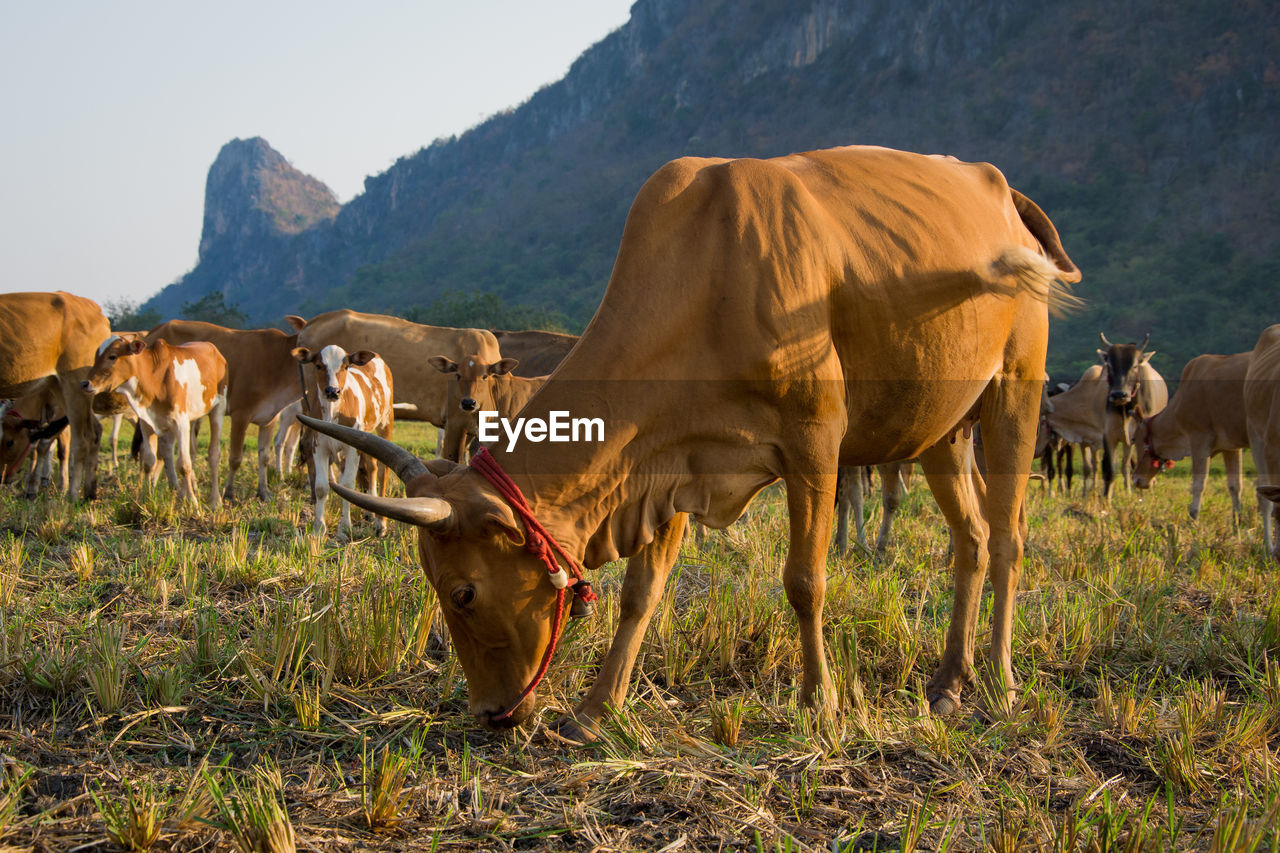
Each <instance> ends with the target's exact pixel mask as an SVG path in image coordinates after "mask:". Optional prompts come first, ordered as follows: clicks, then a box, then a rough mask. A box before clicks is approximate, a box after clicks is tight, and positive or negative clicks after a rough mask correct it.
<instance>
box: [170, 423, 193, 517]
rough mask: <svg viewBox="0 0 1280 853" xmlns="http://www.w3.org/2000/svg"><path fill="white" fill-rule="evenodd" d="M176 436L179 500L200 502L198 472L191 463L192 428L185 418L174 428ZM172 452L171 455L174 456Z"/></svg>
mask: <svg viewBox="0 0 1280 853" xmlns="http://www.w3.org/2000/svg"><path fill="white" fill-rule="evenodd" d="M173 434H174V435H175V436H176V442H175V443H176V450H177V457H178V458H177V469H178V470H177V479H178V484H179V485H178V498H179V500H186V501H190V502H191V503H192V504H198V503H199V501H198V500H197V499H196V491H197V489H196V472H195V466H194V465H192V464H191V430H190V429H189V428H188V426H187V423H186V421H185V420H179V421H178V422H177V426H176V428H175V429H174V430H173ZM172 455H173V454H172V453H170V457H172Z"/></svg>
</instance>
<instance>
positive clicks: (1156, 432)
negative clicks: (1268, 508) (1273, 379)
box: [1133, 351, 1253, 520]
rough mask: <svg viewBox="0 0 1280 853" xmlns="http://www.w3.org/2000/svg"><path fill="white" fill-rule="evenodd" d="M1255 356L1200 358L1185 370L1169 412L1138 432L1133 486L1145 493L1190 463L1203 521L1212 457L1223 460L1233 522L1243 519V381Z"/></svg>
mask: <svg viewBox="0 0 1280 853" xmlns="http://www.w3.org/2000/svg"><path fill="white" fill-rule="evenodd" d="M1252 358H1253V352H1252V351H1249V352H1240V353H1236V354H1235V355H1198V356H1196V357H1195V358H1193V359H1191V360H1190V361H1188V362H1187V366H1186V367H1184V368H1182V378H1181V379H1180V380H1179V381H1178V390H1177V392H1176V393H1175V394H1174V395H1173V397H1172V398H1171V399H1170V400H1169V405H1168V406H1166V407H1165V409H1164V411H1162V412H1158V413H1156V414H1154V415H1152V416H1151V417H1149V418H1147V419H1146V420H1145V421H1144V422H1143V423H1142V425H1141V426H1140V427H1138V437H1137V441H1138V447H1139V453H1138V465H1137V467H1136V468H1135V470H1134V475H1133V485H1134V486H1136V487H1137V488H1139V489H1145V488H1147V487H1148V486H1150V485H1151V481H1152V480H1154V479H1155V476H1156V474H1158V473H1160V469H1161V468H1162V467H1165V466H1166V465H1168V466H1172V465H1173V463H1174V462H1176V461H1177V460H1179V459H1183V458H1185V457H1187V456H1190V457H1191V508H1190V513H1191V517H1192V518H1199V516H1200V495H1201V493H1202V492H1203V491H1204V481H1205V477H1206V476H1208V474H1209V457H1211V456H1213V455H1214V454H1215V453H1221V454H1222V464H1223V466H1225V467H1226V469H1227V491H1228V492H1229V493H1230V495H1231V512H1232V516H1233V517H1234V518H1235V519H1236V520H1239V518H1240V475H1241V470H1242V467H1243V460H1242V458H1241V456H1242V454H1241V452H1240V451H1241V450H1242V449H1244V448H1246V447H1248V446H1249V429H1248V425H1247V424H1246V423H1245V416H1244V377H1245V374H1246V373H1248V372H1249V362H1250V361H1251V360H1252Z"/></svg>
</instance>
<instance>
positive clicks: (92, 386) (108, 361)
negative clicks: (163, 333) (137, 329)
mask: <svg viewBox="0 0 1280 853" xmlns="http://www.w3.org/2000/svg"><path fill="white" fill-rule="evenodd" d="M146 348H147V345H146V344H144V343H143V342H142V341H141V340H140V339H139V338H135V337H122V336H120V335H112V336H111V337H109V338H107V339H106V340H105V341H103V342H102V344H101V345H100V346H99V347H98V354H97V356H95V357H94V359H93V367H92V368H91V369H90V370H89V376H88V378H86V379H85V380H84V382H82V383H80V386H81V387H82V388H83V389H84V390H85V391H87V392H88V393H90V394H100V393H102V392H103V391H115V390H118V389H119V388H121V387H122V386H125V385H127V384H129V381H130V380H132V379H133V378H134V371H133V367H134V365H133V356H135V355H137V354H138V353H140V352H142V351H143V350H144V349H146Z"/></svg>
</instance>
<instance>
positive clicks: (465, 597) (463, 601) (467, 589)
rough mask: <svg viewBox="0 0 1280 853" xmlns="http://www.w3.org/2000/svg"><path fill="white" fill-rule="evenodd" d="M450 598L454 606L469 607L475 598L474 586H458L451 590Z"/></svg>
mask: <svg viewBox="0 0 1280 853" xmlns="http://www.w3.org/2000/svg"><path fill="white" fill-rule="evenodd" d="M450 598H452V599H453V603H454V606H455V607H470V606H471V602H473V601H475V600H476V588H475V587H474V586H472V585H471V584H467V585H466V586H460V587H458V588H457V589H455V590H454V591H453V595H451V596H450Z"/></svg>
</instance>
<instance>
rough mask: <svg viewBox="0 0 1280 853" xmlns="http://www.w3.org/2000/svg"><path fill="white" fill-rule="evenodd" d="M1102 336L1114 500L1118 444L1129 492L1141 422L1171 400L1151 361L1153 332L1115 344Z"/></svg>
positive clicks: (1106, 452)
mask: <svg viewBox="0 0 1280 853" xmlns="http://www.w3.org/2000/svg"><path fill="white" fill-rule="evenodd" d="M1098 336H1099V338H1101V340H1102V345H1103V346H1105V347H1106V349H1105V350H1102V349H1100V350H1098V358H1099V359H1101V361H1102V369H1103V377H1104V378H1105V379H1106V382H1107V430H1106V443H1105V444H1104V446H1103V450H1102V453H1103V457H1102V466H1103V472H1104V480H1105V482H1106V485H1105V488H1104V496H1105V497H1106V498H1107V499H1108V500H1110V498H1111V487H1110V482H1111V479H1110V477H1111V475H1110V474H1108V473H1107V472H1109V471H1114V470H1115V466H1114V463H1113V461H1112V460H1113V454H1114V451H1115V448H1116V446H1117V445H1119V446H1120V448H1121V451H1122V452H1121V457H1120V476H1121V478H1122V479H1123V480H1124V488H1125V491H1126V492H1127V491H1129V485H1130V482H1131V479H1132V471H1131V470H1130V468H1129V458H1130V455H1131V454H1132V452H1133V445H1134V441H1135V440H1136V433H1137V429H1138V425H1139V424H1141V423H1142V421H1143V419H1144V418H1149V417H1151V416H1152V415H1155V414H1158V413H1159V412H1161V411H1162V410H1163V409H1164V407H1165V406H1166V405H1167V404H1168V402H1169V388H1168V386H1167V385H1166V384H1165V381H1164V377H1163V376H1161V375H1160V374H1159V373H1158V372H1157V371H1156V369H1155V368H1154V367H1152V366H1151V364H1150V361H1151V356H1153V355H1155V351H1154V350H1152V351H1151V352H1146V348H1147V343H1148V342H1149V341H1150V340H1151V335H1150V334H1148V335H1147V336H1146V337H1145V338H1144V339H1143V341H1142V343H1141V344H1132V343H1129V344H1113V343H1111V342H1110V341H1108V340H1107V336H1106V335H1105V334H1103V333H1101V332H1099V333H1098Z"/></svg>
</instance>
